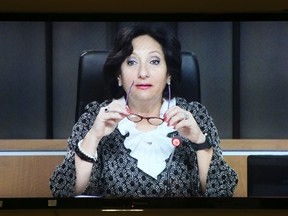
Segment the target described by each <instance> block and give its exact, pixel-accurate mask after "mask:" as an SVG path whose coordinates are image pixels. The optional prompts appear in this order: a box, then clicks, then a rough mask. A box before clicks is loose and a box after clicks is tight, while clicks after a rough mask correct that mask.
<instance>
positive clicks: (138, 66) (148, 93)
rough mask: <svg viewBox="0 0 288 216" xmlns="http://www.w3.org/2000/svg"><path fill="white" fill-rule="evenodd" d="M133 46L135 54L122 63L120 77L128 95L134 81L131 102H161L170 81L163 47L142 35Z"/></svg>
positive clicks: (133, 41)
mask: <svg viewBox="0 0 288 216" xmlns="http://www.w3.org/2000/svg"><path fill="white" fill-rule="evenodd" d="M132 46H133V52H132V54H131V55H130V56H128V57H127V58H126V60H125V61H124V62H123V63H122V65H121V75H120V77H119V81H120V82H121V83H122V85H123V88H124V90H125V92H126V93H127V92H128V90H129V88H130V86H131V84H132V83H133V81H134V85H133V87H132V89H131V93H130V95H129V101H130V100H131V99H132V100H133V99H134V100H140V101H142V102H143V101H145V100H147V101H148V100H155V99H156V100H158V99H160V100H161V99H162V93H163V90H164V88H165V86H166V83H167V79H169V75H168V73H167V66H166V62H165V57H164V53H163V50H162V47H161V45H160V44H159V43H158V42H157V41H156V40H154V39H153V38H152V37H150V36H148V35H142V36H138V37H136V38H134V39H133V40H132Z"/></svg>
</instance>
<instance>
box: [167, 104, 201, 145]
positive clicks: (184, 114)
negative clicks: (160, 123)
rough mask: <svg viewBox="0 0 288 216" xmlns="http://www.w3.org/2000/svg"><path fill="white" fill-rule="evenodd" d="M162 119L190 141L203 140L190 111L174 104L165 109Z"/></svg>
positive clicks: (197, 141) (199, 141)
mask: <svg viewBox="0 0 288 216" xmlns="http://www.w3.org/2000/svg"><path fill="white" fill-rule="evenodd" d="M164 120H165V122H167V124H168V126H172V127H173V128H174V129H175V130H177V131H178V132H179V133H180V134H181V135H182V136H184V137H186V138H188V139H189V140H190V141H191V142H193V143H203V142H204V141H205V136H204V134H203V133H202V131H201V129H200V127H199V126H198V124H197V122H196V120H195V119H194V117H193V115H192V114H191V113H190V112H188V111H186V110H183V109H181V108H180V107H178V106H174V107H171V108H170V109H169V110H167V112H166V113H165V115H164Z"/></svg>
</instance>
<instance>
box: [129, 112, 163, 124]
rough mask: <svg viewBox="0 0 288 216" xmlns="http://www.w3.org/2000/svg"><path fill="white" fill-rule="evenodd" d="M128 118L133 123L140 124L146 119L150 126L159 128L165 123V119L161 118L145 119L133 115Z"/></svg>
mask: <svg viewBox="0 0 288 216" xmlns="http://www.w3.org/2000/svg"><path fill="white" fill-rule="evenodd" d="M127 118H128V119H129V120H130V121H132V122H140V121H142V120H143V119H146V120H147V121H148V123H149V124H151V125H154V126H159V125H161V124H162V123H163V122H164V119H163V118H160V117H144V116H140V115H138V114H133V113H132V114H130V115H128V116H127Z"/></svg>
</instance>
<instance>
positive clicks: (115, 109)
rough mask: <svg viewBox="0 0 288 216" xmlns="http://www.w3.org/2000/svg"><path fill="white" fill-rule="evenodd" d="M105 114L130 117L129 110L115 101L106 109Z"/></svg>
mask: <svg viewBox="0 0 288 216" xmlns="http://www.w3.org/2000/svg"><path fill="white" fill-rule="evenodd" d="M104 112H105V113H119V114H121V115H124V116H127V115H129V114H130V113H129V109H127V107H126V106H125V104H123V103H121V102H119V101H113V102H112V103H110V104H109V105H108V106H106V107H104Z"/></svg>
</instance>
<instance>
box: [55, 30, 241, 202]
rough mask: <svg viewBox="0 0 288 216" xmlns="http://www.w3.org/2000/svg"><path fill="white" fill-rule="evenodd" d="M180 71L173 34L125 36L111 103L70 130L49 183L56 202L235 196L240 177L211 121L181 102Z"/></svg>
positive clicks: (108, 66)
mask: <svg viewBox="0 0 288 216" xmlns="http://www.w3.org/2000/svg"><path fill="white" fill-rule="evenodd" d="M180 70H181V48H180V43H179V41H178V40H177V39H176V38H175V36H174V35H172V34H171V33H170V32H164V31H163V30H161V29H150V28H148V27H145V26H140V25H137V26H134V27H130V28H124V29H123V30H122V31H120V32H119V34H118V36H117V37H116V40H115V44H114V47H113V49H112V51H111V52H110V54H109V56H108V58H107V60H106V62H105V65H104V70H103V72H104V76H105V77H106V80H107V82H108V86H109V90H110V91H109V93H110V98H111V99H109V100H106V101H104V102H103V103H101V104H99V103H98V102H92V103H91V104H89V105H88V106H87V107H86V112H85V113H84V114H83V115H82V116H81V117H80V119H79V120H78V122H77V123H76V124H75V126H74V127H73V132H72V135H71V137H70V138H69V139H68V144H69V148H68V153H67V155H66V157H65V159H64V161H63V162H62V163H61V164H60V165H59V166H58V167H57V168H56V170H55V171H54V172H53V174H52V176H51V179H50V187H51V191H52V194H53V196H55V197H71V196H75V195H80V194H82V195H96V196H103V197H164V196H173V197H191V196H205V197H218V196H224V197H230V196H232V195H233V193H234V190H235V187H236V185H237V181H238V178H237V174H236V173H235V171H234V170H233V169H231V168H230V167H229V166H228V165H227V164H226V163H225V161H224V160H223V157H222V152H221V149H220V147H219V143H220V140H219V136H218V132H217V129H216V127H215V126H214V123H213V121H212V118H211V117H210V116H209V115H208V113H207V110H206V109H205V107H204V106H203V105H201V104H200V103H198V102H191V103H188V102H187V101H186V100H185V99H183V98H179V97H176V95H177V86H178V85H179V80H180ZM175 137H178V138H177V139H176V140H175V139H174V140H173V138H175ZM175 141H176V142H175ZM179 142H182V143H181V144H180V145H179V146H178V147H177V148H176V147H175V146H174V145H173V143H174V144H175V145H178V144H179Z"/></svg>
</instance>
